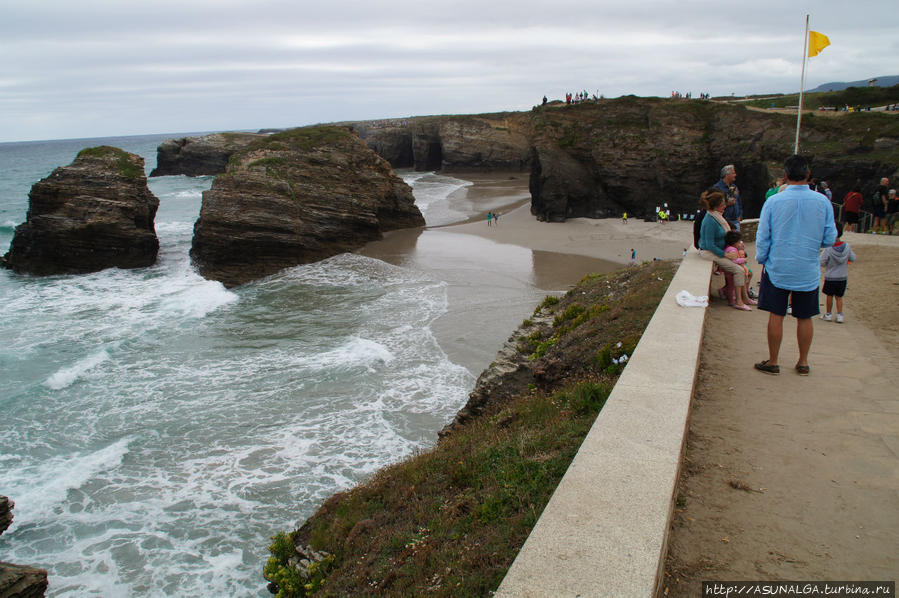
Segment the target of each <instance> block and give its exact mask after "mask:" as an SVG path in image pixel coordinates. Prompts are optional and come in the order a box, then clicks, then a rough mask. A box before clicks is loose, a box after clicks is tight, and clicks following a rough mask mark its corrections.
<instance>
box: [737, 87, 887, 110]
mask: <svg viewBox="0 0 899 598" xmlns="http://www.w3.org/2000/svg"><path fill="white" fill-rule="evenodd" d="M896 103H899V85H893V86H892V87H848V88H846V89H843V90H840V91H820V92H815V93H807V94H803V97H802V107H803V108H807V109H809V110H817V109H819V108H821V107H837V108H842V107H843V106H852V107H861V108H865V107H869V106H884V105H886V104H896ZM772 104H773V105H774V107H775V108H786V107H788V106H793V107H795V106H798V105H799V94H798V93H794V94H789V95H779V96H776V97H767V98H761V99H758V100H753V101H751V102H748V105H750V106H756V107H758V108H769V107H770V106H771V105H772Z"/></svg>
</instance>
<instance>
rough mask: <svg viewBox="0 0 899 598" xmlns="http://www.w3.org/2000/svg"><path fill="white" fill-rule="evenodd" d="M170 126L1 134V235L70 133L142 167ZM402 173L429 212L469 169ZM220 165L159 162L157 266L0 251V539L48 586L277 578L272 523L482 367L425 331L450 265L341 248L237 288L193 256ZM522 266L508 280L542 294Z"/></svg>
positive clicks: (61, 154)
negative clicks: (186, 173) (135, 131)
mask: <svg viewBox="0 0 899 598" xmlns="http://www.w3.org/2000/svg"><path fill="white" fill-rule="evenodd" d="M171 136H172V135H155V136H144V137H124V138H111V139H91V140H74V141H71V140H69V141H48V142H33V143H6V144H0V251H2V252H5V251H6V250H7V248H8V247H9V243H10V241H11V240H12V236H13V230H14V227H15V226H16V225H18V224H20V223H21V222H23V221H24V220H25V213H26V210H27V194H28V191H29V190H30V187H31V185H32V184H34V183H35V182H37V181H38V180H40V179H41V178H43V177H45V176H47V175H48V174H49V173H50V172H51V171H52V170H53V169H54V168H55V167H57V166H61V165H65V164H69V163H70V162H71V161H72V159H73V158H74V156H75V154H76V153H77V152H78V151H79V150H80V149H82V148H84V147H89V146H96V145H101V144H106V145H114V146H117V147H121V148H123V149H126V150H128V151H133V152H135V153H138V154H140V155H142V156H144V158H145V159H146V162H147V172H149V171H150V170H151V169H152V168H153V167H154V166H155V160H156V155H155V150H156V147H157V146H158V145H159V143H161V142H162V141H163V140H164V139H166V138H168V137H171ZM403 176H404V177H405V178H406V180H407V181H409V182H410V184H412V185H413V188H414V193H415V195H416V198H417V202H418V203H419V205H420V206H421V207H422V210H423V212H424V213H425V216H426V219H427V220H428V222H429V223H430V224H446V223H449V222H453V221H456V220H458V219H461V218H463V217H464V216H465V215H466V214H465V211H466V209H467V208H466V206H465V204H464V202H463V203H458V202H456V203H453V202H449V201H447V198H448V197H449V196H450V194H452V193H453V192H454V191H458V190H459V189H462V188H464V187H465V186H466V185H467V184H468V183H467V182H466V181H462V180H459V179H453V178H449V177H440V176H437V175H434V174H428V173H404V175H403ZM211 182H212V178H211V177H200V178H188V177H180V176H179V177H160V178H154V179H150V182H149V185H150V189H151V190H152V191H153V193H154V194H156V196H157V197H159V199H160V208H159V212H158V214H157V218H156V228H157V234H158V235H159V238H160V245H161V249H160V254H159V259H158V262H157V264H156V265H154V266H153V267H150V268H145V269H138V270H118V269H110V270H105V271H102V272H98V273H94V274H87V275H78V276H53V277H46V278H37V277H30V276H20V275H16V274H13V273H11V272H9V271H6V270H0V305H2V309H3V312H2V313H3V317H2V318H0V494H4V495H8V496H10V497H11V498H12V499H13V500H14V501H15V502H16V508H15V510H14V511H13V513H14V516H15V519H14V522H13V525H12V527H11V528H10V529H9V530H8V531H7V532H6V533H5V534H3V535H2V536H0V560H4V561H9V562H15V563H21V564H31V565H36V566H40V567H45V568H47V569H48V570H49V573H50V589H49V592H48V595H49V596H103V597H110V596H112V597H115V596H174V595H178V596H184V595H191V596H267V595H268V593H267V592H266V591H265V589H264V586H265V581H264V580H263V578H262V567H263V565H264V563H265V560H266V558H267V556H268V552H267V546H268V543H269V538H270V536H272V535H273V534H275V533H277V532H278V531H285V530H289V529H292V528H293V527H295V526H297V525H299V524H300V523H301V522H302V521H303V520H304V519H305V518H306V517H307V516H309V515H310V514H311V513H312V512H313V511H314V509H315V508H316V507H317V505H318V504H320V502H321V501H322V500H324V499H325V498H327V497H328V496H330V495H331V494H333V493H334V492H335V491H337V490H340V489H345V488H348V487H351V486H353V485H355V484H356V483H357V482H358V481H360V480H362V479H364V478H365V477H366V476H368V475H370V474H371V473H373V472H374V471H376V470H377V469H378V468H380V467H382V466H384V465H385V464H388V463H391V462H395V461H397V460H399V459H401V458H403V457H406V456H408V455H410V454H412V453H413V452H414V451H416V450H419V449H422V448H425V447H428V446H431V445H432V444H433V443H434V441H435V439H436V431H437V430H439V429H440V428H441V427H442V426H443V425H445V423H446V422H448V421H449V420H451V419H452V417H453V415H454V414H455V413H456V411H458V409H459V408H461V406H462V405H463V404H464V403H465V401H466V399H467V394H468V392H469V391H470V389H471V387H472V386H473V384H474V375H473V374H472V372H470V371H469V369H467V368H466V367H463V366H462V365H460V364H459V363H456V362H454V361H453V360H451V359H450V358H449V357H448V356H447V353H446V352H445V351H444V349H443V348H441V346H440V344H439V343H438V341H437V339H436V337H435V333H434V327H435V326H434V325H435V322H437V321H438V320H440V319H441V318H442V317H444V316H445V315H446V314H447V311H448V302H449V301H450V297H451V289H452V286H453V284H454V283H453V282H452V281H447V280H446V279H445V277H441V275H440V273H439V271H428V269H427V268H421V267H409V266H404V265H402V264H389V263H387V262H385V261H381V260H378V259H374V258H371V257H365V256H363V255H359V254H344V255H339V256H336V257H333V258H331V259H328V260H324V261H322V262H319V263H316V264H310V265H306V266H300V267H296V268H292V269H288V270H285V271H283V272H281V273H279V274H277V275H275V276H272V277H270V278H267V279H264V280H261V281H257V282H254V283H251V284H247V285H244V286H242V287H239V288H237V289H231V290H227V289H225V288H224V287H223V286H222V285H221V284H219V283H217V282H212V281H207V280H204V279H203V278H201V277H200V276H198V275H197V274H196V273H195V272H194V271H193V269H192V268H191V266H190V262H189V258H188V250H189V248H190V241H191V235H192V230H193V224H194V221H195V220H196V218H197V215H198V212H199V207H200V201H201V194H202V192H203V191H204V190H205V189H208V188H209V186H210V185H211ZM442 234H444V235H445V234H448V233H442ZM423 238H425V237H424V236H423ZM422 247H427V243H425V242H422ZM525 258H526V259H527V260H528V268H529V267H530V264H529V260H530V259H531V258H530V254H528V255H526V256H525ZM519 278H521V279H522V280H520V281H518V282H515V283H514V284H512V283H509V284H510V285H511V286H509V289H510V290H509V295H510V296H513V295H514V297H515V298H516V300H517V301H519V302H521V303H522V304H529V305H533V304H534V303H535V302H536V299H537V298H538V296H542V294H541V292H540V291H538V290H537V289H535V288H533V285H532V284H531V282H529V281H528V280H527V279H526V278H527V277H526V275H524V274H522V275H521V277H519ZM521 288H526V289H527V290H526V292H524V293H522V292H520V289H521ZM507 311H508V310H507ZM513 317H518V316H513ZM519 321H520V319H519ZM502 326H505V324H502ZM507 329H508V330H511V328H507ZM460 342H461V341H460ZM497 348H498V347H497ZM457 361H458V360H457Z"/></svg>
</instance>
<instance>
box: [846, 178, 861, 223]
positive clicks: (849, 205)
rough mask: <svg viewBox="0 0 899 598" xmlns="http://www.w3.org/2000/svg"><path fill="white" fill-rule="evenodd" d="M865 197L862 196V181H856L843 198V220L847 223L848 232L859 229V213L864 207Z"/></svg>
mask: <svg viewBox="0 0 899 598" xmlns="http://www.w3.org/2000/svg"><path fill="white" fill-rule="evenodd" d="M864 201H865V198H864V197H862V183H861V181H856V182H855V185H853V187H852V191H850V192H849V193H847V194H846V196H845V197H844V198H843V222H844V223H845V224H846V230H847V231H848V232H850V233H851V232H861V231H858V230H857V228H858V215H859V212H860V211H861V209H862V204H863V203H864Z"/></svg>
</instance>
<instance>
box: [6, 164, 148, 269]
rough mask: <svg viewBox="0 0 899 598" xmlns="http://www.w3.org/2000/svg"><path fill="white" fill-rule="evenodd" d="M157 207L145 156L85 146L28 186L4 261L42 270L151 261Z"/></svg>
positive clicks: (139, 264) (16, 266)
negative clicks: (23, 218)
mask: <svg viewBox="0 0 899 598" xmlns="http://www.w3.org/2000/svg"><path fill="white" fill-rule="evenodd" d="M158 207H159V200H158V199H157V198H156V197H155V196H154V195H153V194H152V193H151V192H150V190H149V188H148V187H147V177H146V175H145V174H144V159H143V158H141V157H140V156H137V155H135V154H130V153H128V152H125V151H123V150H121V149H118V148H114V147H108V146H102V147H95V148H88V149H84V150H82V151H81V152H80V153H79V154H78V156H77V157H76V158H75V160H74V161H73V162H72V164H70V165H68V166H63V167H60V168H57V169H56V170H54V171H53V172H52V173H51V174H50V176H48V177H47V178H45V179H43V180H41V181H39V182H37V183H35V184H34V186H33V187H32V188H31V193H30V194H29V204H28V214H27V219H26V221H25V222H24V223H23V224H21V225H19V226H18V227H16V231H15V236H14V237H13V240H12V243H11V245H10V249H9V253H7V254H6V255H5V256H4V258H3V265H5V266H6V267H8V268H11V269H13V270H15V271H16V272H20V273H32V274H40V275H47V274H71V273H83V272H95V271H97V270H102V269H104V268H111V267H118V268H140V267H144V266H150V265H152V264H153V263H154V262H155V261H156V254H157V252H158V251H159V240H158V239H157V237H156V230H155V226H154V220H155V218H156V209H157V208H158Z"/></svg>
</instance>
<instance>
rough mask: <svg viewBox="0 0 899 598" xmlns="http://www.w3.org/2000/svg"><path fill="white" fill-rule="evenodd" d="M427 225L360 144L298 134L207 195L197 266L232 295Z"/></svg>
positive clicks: (335, 130) (271, 142)
mask: <svg viewBox="0 0 899 598" xmlns="http://www.w3.org/2000/svg"><path fill="white" fill-rule="evenodd" d="M423 225H424V218H423V217H422V215H421V212H419V210H418V208H417V207H415V205H414V199H413V197H412V190H411V189H410V188H409V186H408V185H406V184H405V183H404V182H403V181H402V179H400V178H399V177H397V176H396V175H395V174H394V173H393V170H392V169H391V168H390V164H388V163H387V162H386V161H385V160H384V159H383V158H381V157H379V156H378V155H377V154H375V153H374V152H373V151H371V150H369V149H368V148H367V147H366V145H365V143H364V142H363V141H362V140H361V139H359V137H358V136H356V135H355V134H353V133H352V132H351V131H349V130H348V129H347V128H345V127H307V128H303V129H292V130H290V131H285V132H282V133H276V134H274V135H271V136H268V137H265V138H264V139H259V140H257V141H255V142H253V143H252V144H250V145H249V146H247V147H245V148H244V149H242V150H240V151H238V152H237V153H235V154H234V155H233V156H232V158H231V162H230V164H229V166H228V170H227V172H226V173H225V174H223V175H220V176H218V177H216V179H215V181H214V182H213V184H212V188H211V189H210V190H209V191H206V192H205V193H204V194H203V204H202V207H201V210H200V218H199V220H197V223H196V225H195V227H194V238H193V245H192V247H191V258H192V259H193V261H194V263H195V264H196V265H197V267H198V269H199V271H200V273H201V274H202V275H203V276H204V277H206V278H211V279H215V280H220V281H222V282H223V283H224V284H225V285H227V286H235V285H239V284H243V283H245V282H248V281H250V280H254V279H257V278H262V277H264V276H267V275H269V274H273V273H274V272H277V271H278V270H280V269H282V268H286V267H289V266H296V265H299V264H305V263H309V262H313V261H317V260H321V259H324V258H326V257H330V256H332V255H336V254H338V253H342V252H345V251H351V250H353V249H356V248H358V247H361V246H362V245H363V244H365V243H367V242H368V241H371V240H374V239H378V238H380V237H381V235H382V233H383V232H386V231H389V230H393V229H398V228H408V227H415V226H423Z"/></svg>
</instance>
